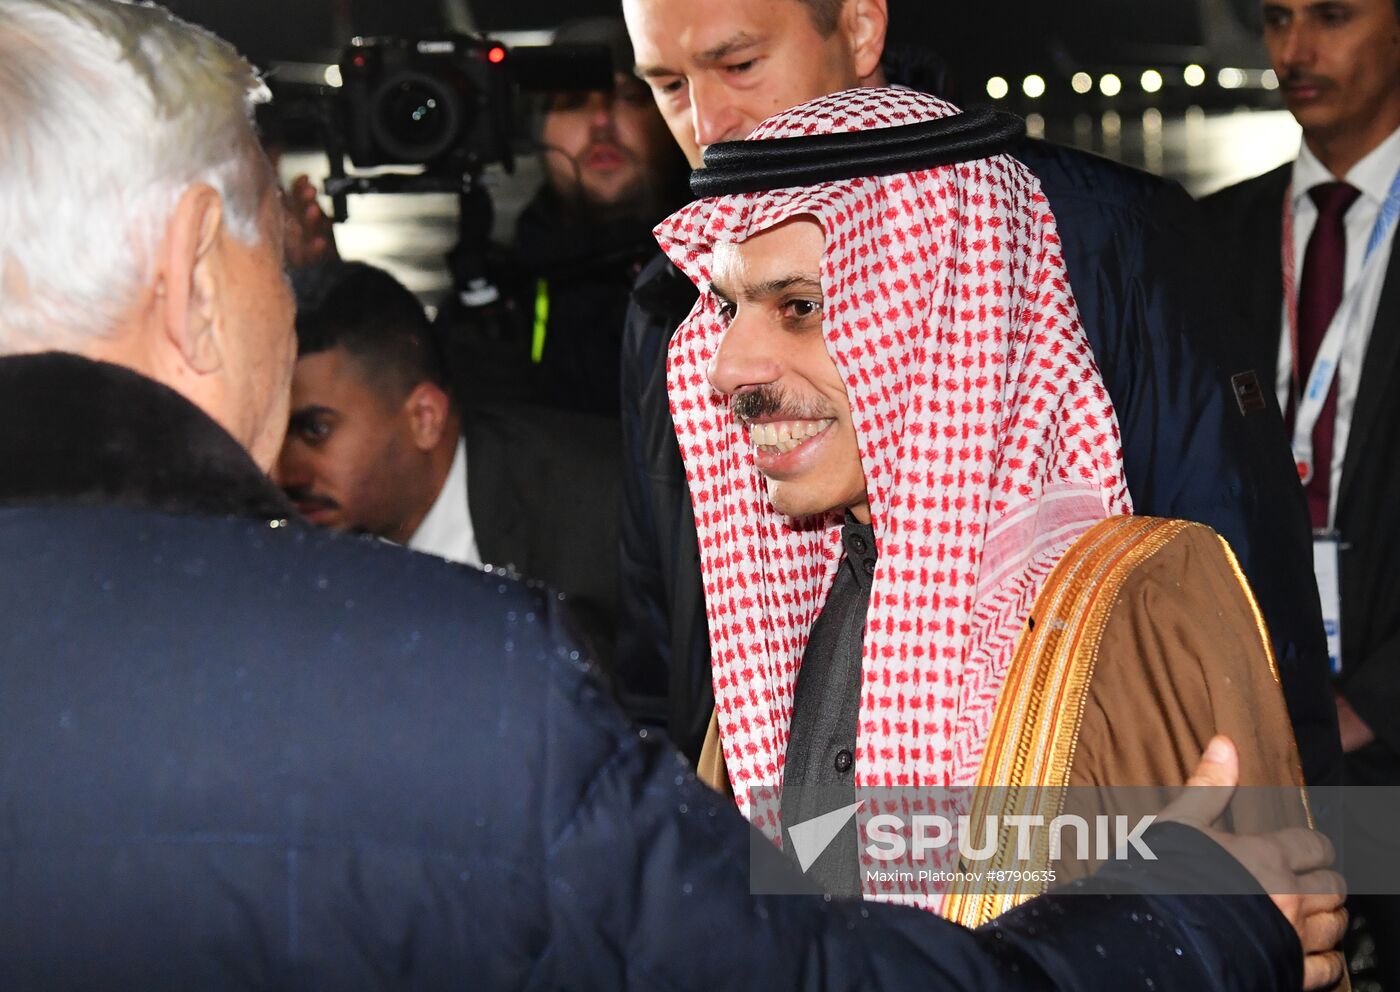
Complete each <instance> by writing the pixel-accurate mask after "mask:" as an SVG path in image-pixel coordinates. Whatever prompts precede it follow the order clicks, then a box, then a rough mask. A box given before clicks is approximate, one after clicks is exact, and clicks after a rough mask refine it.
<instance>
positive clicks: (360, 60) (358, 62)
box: [350, 55, 369, 69]
mask: <svg viewBox="0 0 1400 992" xmlns="http://www.w3.org/2000/svg"><path fill="white" fill-rule="evenodd" d="M350 61H352V62H354V63H355V68H356V69H363V68H364V67H365V63H367V62H368V61H369V59H367V58H365V57H364V56H363V55H356V56H355V57H354V58H353V59H351V60H350Z"/></svg>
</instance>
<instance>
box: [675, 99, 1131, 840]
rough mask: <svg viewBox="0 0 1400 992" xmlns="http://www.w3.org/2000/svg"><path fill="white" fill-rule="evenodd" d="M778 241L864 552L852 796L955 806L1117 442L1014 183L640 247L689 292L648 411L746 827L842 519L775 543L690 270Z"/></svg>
mask: <svg viewBox="0 0 1400 992" xmlns="http://www.w3.org/2000/svg"><path fill="white" fill-rule="evenodd" d="M953 113H956V110H955V108H953V107H951V106H950V105H948V104H947V103H944V102H943V101H941V100H938V99H935V98H934V97H931V96H927V95H925V94H921V93H916V92H914V91H910V90H894V89H874V88H865V89H858V90H849V91H846V92H844V93H837V94H835V95H833V96H828V97H825V98H822V99H820V100H816V101H813V102H811V103H807V104H803V105H802V106H800V107H797V108H795V109H793V110H790V111H787V112H785V113H782V114H779V115H778V116H776V117H773V118H771V119H770V120H768V121H766V122H765V123H763V124H762V125H761V126H760V127H759V128H758V129H757V130H756V131H755V132H754V133H753V135H752V136H751V139H750V140H753V139H759V138H783V137H791V136H796V135H807V134H830V133H840V132H851V131H864V130H870V129H874V128H883V127H891V126H895V125H900V124H912V123H916V122H920V121H930V120H935V119H938V118H942V117H946V116H948V115H950V114H953ZM798 215H810V216H811V217H812V218H813V219H815V220H816V221H817V222H818V223H819V224H820V226H821V227H822V229H823V231H824V232H825V235H826V238H825V242H826V244H825V250H824V253H823V257H822V263H821V279H822V295H823V333H824V335H825V338H826V344H827V350H828V351H829V352H830V353H831V356H832V358H833V359H834V361H835V363H836V367H837V369H838V370H839V372H840V375H841V377H842V379H843V380H844V382H845V385H846V393H847V396H848V399H849V402H850V408H851V416H852V420H853V422H854V424H855V430H856V435H857V441H858V445H859V449H860V453H861V464H862V466H863V468H864V471H865V478H866V483H867V492H868V496H869V501H870V516H871V523H872V524H873V527H874V531H875V539H876V542H877V544H878V547H879V562H878V566H877V569H876V572H875V575H874V579H873V587H872V590H871V596H870V608H869V612H868V614H867V617H866V628H865V648H864V659H863V664H864V668H863V685H862V687H861V695H860V723H859V730H858V739H857V754H856V764H855V772H856V778H855V781H856V786H857V787H858V788H859V787H865V786H915V787H917V786H961V785H970V784H972V783H973V781H974V780H975V778H976V775H977V770H978V765H979V763H980V761H981V756H982V751H983V748H984V745H985V740H986V736H987V733H988V729H989V727H990V724H991V718H992V711H993V707H994V705H995V703H996V699H997V695H998V693H999V692H1000V689H1001V686H1002V682H1003V679H1004V676H1005V673H1006V667H1007V665H1008V663H1009V661H1010V659H1011V656H1012V653H1013V651H1014V650H1015V646H1016V640H1017V637H1018V636H1019V634H1020V632H1021V630H1022V628H1023V627H1024V625H1025V623H1026V618H1027V616H1028V615H1029V613H1030V609H1031V606H1032V604H1033V601H1034V599H1035V596H1036V594H1037V593H1038V592H1039V590H1040V588H1041V585H1042V584H1043V583H1044V581H1045V578H1046V577H1047V576H1048V575H1049V573H1050V571H1051V569H1052V568H1053V567H1054V566H1055V564H1056V563H1057V562H1058V560H1059V559H1060V557H1061V555H1063V553H1064V552H1065V550H1066V549H1067V548H1068V547H1069V545H1070V544H1071V543H1073V541H1074V540H1075V539H1076V538H1077V537H1079V535H1080V534H1082V533H1083V532H1084V531H1085V530H1086V529H1088V528H1089V527H1090V526H1091V525H1092V524H1093V523H1095V522H1096V521H1099V520H1102V519H1104V518H1105V517H1107V516H1110V515H1114V514H1125V513H1129V512H1131V510H1130V504H1129V501H1128V494H1127V491H1126V489H1125V488H1124V484H1123V466H1122V458H1121V454H1120V449H1119V440H1118V424H1117V420H1116V419H1115V417H1114V413H1113V408H1112V406H1111V405H1110V403H1109V399H1108V394H1107V393H1106V391H1105V389H1104V385H1103V381H1102V380H1101V378H1100V377H1099V371H1098V368H1097V367H1096V366H1095V364H1094V360H1093V356H1092V354H1091V352H1090V349H1089V343H1088V340H1087V339H1086V338H1085V336H1084V331H1083V329H1082V328H1081V327H1080V324H1079V313H1078V309H1077V308H1076V306H1075V303H1074V299H1073V297H1072V296H1071V295H1070V288H1069V283H1068V277H1067V276H1066V274H1065V267H1064V261H1063V259H1062V257H1061V253H1060V242H1059V236H1058V234H1057V232H1056V228H1055V220H1054V217H1053V216H1051V213H1050V208H1049V205H1048V204H1047V203H1046V200H1045V197H1044V195H1043V194H1042V193H1041V190H1040V184H1039V182H1038V181H1037V180H1036V179H1035V177H1034V176H1032V175H1031V174H1030V173H1029V172H1027V171H1026V169H1025V168H1023V167H1022V166H1021V165H1020V164H1019V163H1017V162H1015V161H1013V160H1012V159H1010V158H1008V157H1005V156H999V157H996V158H991V159H984V160H980V161H974V162H968V163H964V164H960V165H955V166H949V167H945V168H938V169H933V170H929V171H924V172H916V173H906V174H901V175H894V176H887V177H883V178H863V179H855V180H850V181H844V182H833V183H826V184H823V185H820V186H813V187H805V188H793V189H783V190H777V191H774V192H765V193H754V194H747V195H736V196H724V197H718V198H715V199H710V200H703V201H700V202H697V203H693V204H691V205H690V206H688V207H686V208H685V209H683V210H681V211H680V212H678V213H676V214H675V215H673V216H672V217H670V218H668V219H667V220H666V221H664V222H663V223H662V224H661V225H660V226H659V227H658V228H657V229H656V235H657V239H658V241H659V242H660V243H661V246H662V248H663V249H665V251H666V252H667V254H668V255H670V257H671V259H672V260H673V261H674V262H675V263H676V264H677V265H679V266H680V267H681V268H682V269H684V270H685V272H686V273H687V274H688V275H689V276H690V277H691V279H692V280H694V282H695V283H696V285H697V286H699V287H700V289H701V296H700V300H699V301H698V302H697V303H696V306H695V309H694V310H693V311H692V312H691V314H690V317H689V318H688V319H687V320H686V322H685V323H684V324H683V325H682V326H681V328H680V330H679V331H678V332H677V334H676V335H675V337H674V339H673V341H672V344H671V350H670V358H669V386H670V394H671V409H672V414H673V416H674V420H675V425H676V433H677V435H678V437H679V440H680V446H681V452H682V454H683V456H684V460H685V466H686V475H687V476H688V478H689V481H690V488H691V493H692V496H693V500H694V504H695V520H696V526H697V529H698V532H699V538H700V556H701V569H702V571H703V575H704V587H705V600H706V609H707V614H708V617H709V625H710V641H711V646H712V659H713V668H714V688H715V702H716V707H717V710H718V713H719V725H720V730H721V736H722V738H723V743H724V755H725V760H726V764H727V766H728V769H729V775H730V778H731V781H732V784H733V786H734V791H735V795H736V797H737V798H738V802H739V805H740V807H741V808H742V809H745V811H746V812H747V811H748V810H747V807H748V789H750V788H755V787H766V786H778V785H780V784H781V777H782V770H783V759H784V755H785V754H786V751H787V741H788V727H789V723H790V721H791V718H792V699H793V690H794V687H795V685H796V681H797V671H798V667H799V665H800V664H801V661H802V653H803V650H804V648H805V647H806V644H807V638H808V634H809V633H810V631H811V629H812V624H813V622H814V621H815V620H816V618H817V615H818V613H820V611H821V609H822V605H823V603H824V602H825V600H826V596H827V593H828V591H829V590H830V588H831V584H832V581H833V579H834V576H835V572H836V568H837V565H838V564H839V561H840V556H841V551H842V549H841V540H840V530H841V520H842V517H841V515H840V514H839V513H833V514H831V515H829V516H828V518H827V520H826V521H824V522H821V523H818V524H815V525H814V524H813V523H812V522H810V521H808V522H806V523H804V524H801V525H795V524H794V522H793V521H791V520H790V519H789V518H787V517H785V516H783V515H782V514H780V513H778V512H777V511H776V510H774V509H773V507H772V505H771V504H770V503H769V500H768V496H767V487H766V483H765V481H764V479H763V477H762V476H761V475H760V474H759V473H758V471H757V470H756V469H755V467H754V453H753V448H752V446H751V444H750V441H749V438H748V435H747V432H746V431H745V430H744V429H743V428H742V427H741V426H740V425H739V424H738V422H737V421H736V420H735V418H734V416H733V415H732V413H731V410H730V404H729V400H728V398H727V397H724V396H722V395H720V394H719V393H717V392H716V391H715V390H714V389H713V388H712V387H711V385H710V383H709V381H708V379H707V377H706V370H707V368H708V366H709V363H710V360H711V358H712V357H713V356H714V354H715V352H716V350H717V348H718V346H719V342H720V338H721V336H722V335H723V332H724V328H723V325H722V323H721V321H720V317H719V313H718V304H717V302H716V298H715V296H714V295H713V294H712V293H711V292H710V291H709V280H710V266H711V259H712V253H713V248H714V246H715V245H716V244H717V243H720V242H740V241H743V240H745V239H747V238H749V237H751V236H752V235H754V234H757V233H759V232H761V231H763V230H765V229H767V228H770V227H773V226H774V225H776V224H778V223H780V222H782V221H784V220H787V219H789V218H792V217H795V216H798ZM761 825H763V826H765V827H771V825H768V824H761ZM769 832H770V833H773V831H772V830H771V829H770V830H769Z"/></svg>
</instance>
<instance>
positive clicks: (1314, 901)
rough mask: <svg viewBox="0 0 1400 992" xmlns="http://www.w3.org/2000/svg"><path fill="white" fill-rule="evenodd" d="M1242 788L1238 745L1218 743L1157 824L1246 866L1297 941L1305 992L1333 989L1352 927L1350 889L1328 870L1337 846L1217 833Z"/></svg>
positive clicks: (1288, 836)
mask: <svg viewBox="0 0 1400 992" xmlns="http://www.w3.org/2000/svg"><path fill="white" fill-rule="evenodd" d="M1239 782H1240V759H1239V754H1238V752H1237V751H1236V750H1235V745H1234V743H1233V742H1232V741H1231V740H1230V739H1229V738H1228V737H1216V738H1213V739H1212V740H1211V742H1210V744H1209V746H1207V748H1206V750H1205V754H1203V755H1202V756H1201V761H1200V764H1198V765H1197V766H1196V771H1195V772H1194V773H1193V774H1192V776H1191V777H1190V778H1189V779H1188V780H1187V782H1186V785H1187V791H1186V792H1184V793H1182V795H1181V796H1179V797H1178V798H1177V799H1176V800H1175V801H1173V802H1172V803H1171V804H1170V805H1169V806H1167V808H1166V809H1164V810H1163V811H1162V814H1161V817H1160V819H1163V820H1175V821H1176V822H1178V823H1183V824H1185V825H1187V826H1191V827H1195V828H1196V829H1197V830H1200V831H1201V832H1203V833H1204V834H1206V835H1207V836H1208V837H1210V838H1211V840H1213V841H1215V842H1216V843H1217V844H1219V845H1220V846H1221V847H1223V848H1224V849H1225V850H1226V851H1228V852H1229V853H1230V855H1231V856H1232V857H1234V858H1235V860H1237V861H1239V862H1240V864H1242V865H1244V866H1245V868H1247V869H1248V870H1249V872H1250V874H1252V875H1253V876H1254V877H1255V879H1257V880H1258V882H1259V884H1260V885H1261V886H1263V888H1264V891H1265V892H1267V893H1269V898H1270V899H1272V900H1273V901H1274V905H1275V906H1277V907H1278V909H1279V912H1281V913H1283V915H1284V916H1285V917H1286V918H1287V920H1288V922H1289V923H1290V924H1291V925H1292V927H1293V929H1294V931H1295V932H1296V933H1297V934H1298V940H1299V941H1300V942H1301V943H1302V945H1303V955H1304V957H1303V988H1304V989H1325V988H1329V987H1331V986H1332V985H1335V984H1336V983H1337V982H1338V981H1340V980H1341V978H1342V976H1343V975H1344V974H1345V964H1344V960H1343V957H1342V953H1341V951H1339V950H1337V945H1338V944H1339V943H1340V942H1341V939H1342V935H1343V934H1344V933H1345V932H1346V925H1347V913H1346V910H1345V909H1344V908H1343V902H1344V901H1345V898H1346V895H1345V885H1344V883H1343V881H1342V877H1341V876H1340V875H1338V874H1337V873H1336V872H1334V871H1330V870H1328V867H1329V866H1330V865H1331V864H1332V860H1333V858H1334V856H1335V855H1334V852H1333V849H1332V844H1331V842H1330V841H1329V840H1328V839H1327V838H1326V837H1325V836H1323V835H1322V834H1320V833H1318V832H1317V831H1315V830H1307V829H1304V828H1301V827H1294V828H1290V829H1286V830H1277V831H1274V832H1273V833H1267V834H1255V835H1253V836H1238V835H1236V834H1230V833H1225V832H1223V831H1219V830H1216V829H1214V827H1213V824H1214V823H1215V822H1216V821H1217V820H1219V819H1220V817H1221V816H1222V815H1223V814H1224V812H1225V809H1226V807H1227V806H1228V805H1229V803H1230V799H1231V797H1232V796H1233V795H1234V792H1235V788H1236V787H1237V786H1238V785H1239ZM1202 786H1204V787H1205V788H1201V787H1202Z"/></svg>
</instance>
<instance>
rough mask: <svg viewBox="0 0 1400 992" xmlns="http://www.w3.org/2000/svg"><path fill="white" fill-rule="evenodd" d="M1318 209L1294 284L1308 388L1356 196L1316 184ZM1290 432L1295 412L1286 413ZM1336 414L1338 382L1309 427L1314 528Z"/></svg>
mask: <svg viewBox="0 0 1400 992" xmlns="http://www.w3.org/2000/svg"><path fill="white" fill-rule="evenodd" d="M1308 195H1309V196H1310V197H1312V201H1313V203H1315V204H1317V226H1316V227H1314V228H1313V233H1312V237H1311V238H1309V239H1308V251H1307V254H1306V255H1304V256H1303V276H1302V279H1301V280H1300V281H1299V283H1298V368H1297V369H1296V370H1295V374H1296V375H1297V376H1298V381H1299V382H1301V383H1302V388H1303V389H1304V390H1306V389H1307V386H1308V375H1309V374H1310V373H1311V372H1312V368H1313V362H1314V361H1316V359H1317V352H1318V349H1319V348H1321V347H1322V339H1323V338H1324V337H1326V336H1327V328H1328V327H1329V326H1331V324H1332V318H1333V317H1334V316H1335V315H1336V313H1337V307H1338V306H1340V305H1341V302H1342V290H1343V288H1344V286H1345V280H1346V268H1347V231H1346V215H1347V211H1348V210H1350V209H1351V205H1352V204H1353V203H1355V202H1356V198H1357V197H1359V196H1360V195H1361V191H1360V190H1359V189H1357V188H1356V187H1355V186H1348V185H1347V184H1346V183H1338V182H1332V183H1320V184H1319V185H1317V186H1314V187H1313V188H1312V189H1310V190H1308ZM1289 412H1290V416H1289V429H1290V430H1291V429H1292V423H1293V418H1294V416H1295V415H1296V413H1297V410H1296V409H1291V410H1290V411H1289ZM1336 415H1337V380H1336V378H1335V377H1334V378H1333V380H1332V388H1331V390H1330V391H1329V392H1328V394H1327V402H1326V403H1324V404H1323V407H1322V414H1321V415H1320V416H1319V417H1318V418H1317V424H1316V425H1315V426H1314V427H1313V462H1312V463H1313V473H1312V480H1311V481H1310V482H1309V483H1308V485H1307V496H1308V512H1309V513H1310V514H1311V515H1312V523H1313V526H1314V527H1316V528H1318V529H1319V530H1321V529H1323V528H1325V527H1326V526H1327V504H1328V496H1329V492H1330V488H1331V483H1332V426H1333V422H1334V421H1335V420H1336Z"/></svg>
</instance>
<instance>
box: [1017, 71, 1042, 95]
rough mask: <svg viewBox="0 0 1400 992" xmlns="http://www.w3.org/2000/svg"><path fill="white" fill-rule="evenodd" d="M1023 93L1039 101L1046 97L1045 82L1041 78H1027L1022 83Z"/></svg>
mask: <svg viewBox="0 0 1400 992" xmlns="http://www.w3.org/2000/svg"><path fill="white" fill-rule="evenodd" d="M1021 92H1022V93H1024V94H1026V96H1028V97H1030V98H1031V99H1032V100H1038V99H1040V98H1041V97H1043V96H1044V95H1045V80H1044V79H1043V78H1042V77H1040V76H1027V77H1026V78H1025V80H1024V81H1023V82H1022V83H1021Z"/></svg>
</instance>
